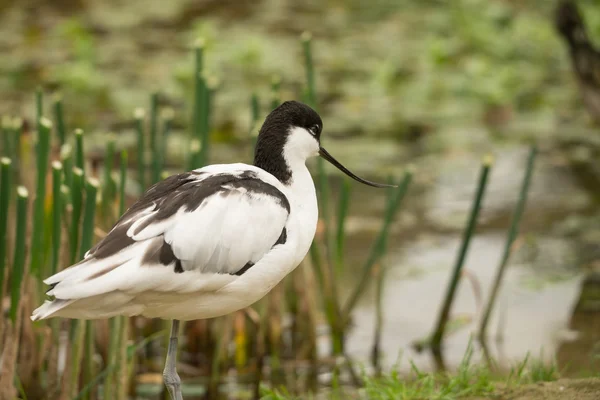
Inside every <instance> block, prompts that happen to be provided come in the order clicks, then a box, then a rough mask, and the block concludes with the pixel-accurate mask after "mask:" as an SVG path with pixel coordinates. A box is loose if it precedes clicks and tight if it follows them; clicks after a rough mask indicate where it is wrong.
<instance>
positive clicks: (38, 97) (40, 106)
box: [35, 87, 44, 130]
mask: <svg viewBox="0 0 600 400" xmlns="http://www.w3.org/2000/svg"><path fill="white" fill-rule="evenodd" d="M43 115H44V92H43V91H42V88H41V87H37V88H36V89H35V121H36V124H38V125H37V127H38V130H39V123H40V119H41V118H42V116H43Z"/></svg>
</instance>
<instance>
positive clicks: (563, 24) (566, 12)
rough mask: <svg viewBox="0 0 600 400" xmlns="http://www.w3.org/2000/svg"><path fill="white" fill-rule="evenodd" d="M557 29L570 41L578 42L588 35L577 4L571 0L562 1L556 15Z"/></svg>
mask: <svg viewBox="0 0 600 400" xmlns="http://www.w3.org/2000/svg"><path fill="white" fill-rule="evenodd" d="M554 23H555V26H556V29H557V30H558V31H559V32H560V33H561V35H562V36H563V37H564V38H565V39H566V40H568V41H569V42H576V41H578V40H580V39H584V38H585V36H586V33H585V26H584V23H583V18H582V17H581V13H580V12H579V9H578V8H577V5H576V4H575V3H574V2H573V1H571V0H564V1H561V2H560V3H559V4H558V6H557V7H556V11H555V15H554Z"/></svg>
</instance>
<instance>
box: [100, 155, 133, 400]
mask: <svg viewBox="0 0 600 400" xmlns="http://www.w3.org/2000/svg"><path fill="white" fill-rule="evenodd" d="M126 183H127V151H126V150H123V151H121V161H120V168H119V215H123V214H124V213H125V208H126V205H127V203H126V192H125V189H126ZM113 320H114V321H115V322H114V325H115V326H114V327H113V328H116V331H117V339H116V341H115V343H114V345H115V346H116V348H117V351H116V354H115V355H114V357H115V364H116V366H115V368H114V376H115V385H114V397H112V398H114V399H117V400H125V399H126V397H127V396H126V388H127V377H128V369H127V335H128V329H127V328H128V326H129V319H128V318H127V317H123V316H119V317H115V318H114V319H113ZM105 398H108V397H105Z"/></svg>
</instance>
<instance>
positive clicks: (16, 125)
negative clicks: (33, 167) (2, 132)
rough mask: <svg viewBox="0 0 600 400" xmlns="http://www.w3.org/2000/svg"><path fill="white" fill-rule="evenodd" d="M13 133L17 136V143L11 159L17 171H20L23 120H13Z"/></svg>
mask: <svg viewBox="0 0 600 400" xmlns="http://www.w3.org/2000/svg"><path fill="white" fill-rule="evenodd" d="M13 131H14V135H15V143H14V150H15V152H14V154H13V155H12V156H11V158H12V159H13V161H14V163H15V164H14V166H15V169H16V170H17V171H18V170H19V169H20V168H19V164H20V162H21V135H22V133H23V120H22V119H21V118H14V119H13Z"/></svg>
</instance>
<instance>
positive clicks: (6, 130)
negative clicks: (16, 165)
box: [0, 115, 14, 157]
mask: <svg viewBox="0 0 600 400" xmlns="http://www.w3.org/2000/svg"><path fill="white" fill-rule="evenodd" d="M0 124H1V125H2V126H1V128H2V132H1V133H2V154H3V155H5V156H7V157H10V156H12V154H13V153H14V131H13V123H12V118H11V117H9V116H7V115H5V116H3V117H2V120H1V121H0Z"/></svg>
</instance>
